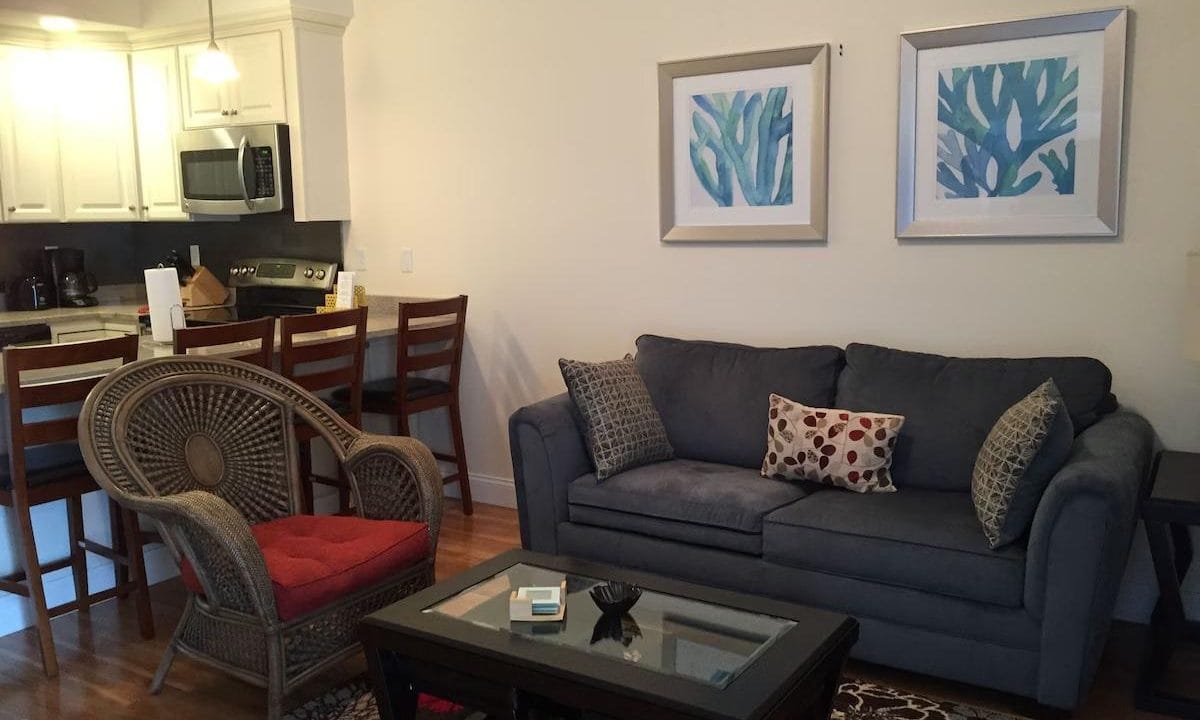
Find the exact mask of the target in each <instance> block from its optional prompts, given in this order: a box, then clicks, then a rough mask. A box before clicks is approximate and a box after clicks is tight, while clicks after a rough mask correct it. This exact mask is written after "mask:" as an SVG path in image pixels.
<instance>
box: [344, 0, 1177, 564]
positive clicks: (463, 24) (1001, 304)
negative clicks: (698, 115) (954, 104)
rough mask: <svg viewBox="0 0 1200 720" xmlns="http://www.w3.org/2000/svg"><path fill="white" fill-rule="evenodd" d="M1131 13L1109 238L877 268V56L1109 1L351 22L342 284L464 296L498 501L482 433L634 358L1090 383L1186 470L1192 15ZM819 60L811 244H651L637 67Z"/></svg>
mask: <svg viewBox="0 0 1200 720" xmlns="http://www.w3.org/2000/svg"><path fill="white" fill-rule="evenodd" d="M1130 4H1131V6H1132V7H1133V9H1134V17H1133V21H1132V25H1131V42H1130V54H1129V61H1130V62H1129V64H1130V68H1131V73H1132V78H1131V79H1132V82H1130V84H1129V91H1128V100H1129V106H1130V107H1129V111H1128V112H1127V114H1126V117H1125V129H1126V139H1127V153H1126V159H1125V172H1124V175H1125V177H1124V191H1125V192H1124V197H1125V203H1124V211H1125V212H1124V217H1123V227H1124V231H1123V233H1122V235H1121V237H1120V238H1118V239H1117V240H1116V241H1081V242H1070V241H1049V240H1047V241H1037V240H1033V241H1026V242H978V241H977V242H961V243H945V242H943V243H927V244H917V243H904V244H901V243H898V242H897V241H896V239H895V236H894V230H893V225H894V215H893V212H894V204H895V203H894V198H895V170H896V161H895V158H896V98H897V89H896V86H897V82H896V79H897V72H898V70H897V49H898V48H897V45H898V35H899V34H900V33H901V32H903V31H906V30H918V29H924V28H929V27H939V26H946V25H955V24H962V23H976V22H985V21H989V20H1004V19H1010V18H1014V17H1021V16H1026V15H1034V14H1044V13H1047V12H1052V11H1058V10H1062V11H1068V10H1074V9H1084V8H1090V7H1106V6H1110V5H1111V0H1095V1H1094V2H1086V1H1083V2H1081V1H1072V0H1062V2H1059V3H1050V4H1048V3H1046V2H1045V1H1044V0H1008V1H1006V2H1003V3H996V2H985V1H982V0H905V1H904V2H892V1H889V0H876V1H874V2H871V1H867V0H857V1H854V0H842V1H841V2H828V1H827V0H758V1H757V2H753V3H750V2H716V1H709V0H671V1H667V0H654V1H651V0H606V1H605V2H584V1H583V0H540V1H538V0H506V1H503V2H501V1H498V0H496V1H490V2H484V1H482V0H480V1H477V2H465V1H462V0H404V1H402V2H385V1H383V0H375V1H374V2H368V1H364V0H360V1H359V2H358V3H357V4H356V7H355V14H356V17H355V19H354V21H353V22H352V23H351V25H350V28H349V31H348V33H347V35H346V46H345V47H346V50H345V52H346V75H347V96H348V102H349V123H350V152H351V161H350V162H351V185H352V195H353V218H354V220H353V222H352V223H351V224H350V226H349V231H348V241H347V242H348V245H349V248H348V249H349V253H348V255H347V257H348V258H350V259H351V262H353V261H354V258H355V257H356V255H355V251H356V250H359V249H361V250H362V251H364V252H365V256H366V266H367V268H368V273H367V282H368V283H369V287H370V288H371V290H372V291H374V292H394V293H403V294H408V295H412V294H423V295H438V294H453V293H458V292H465V293H469V294H470V296H471V311H470V324H469V331H468V334H469V347H468V359H467V367H466V375H465V378H464V383H465V390H464V391H465V395H466V399H465V406H466V412H467V417H466V425H467V437H468V439H469V444H470V459H471V462H472V468H473V470H474V471H476V472H479V473H482V474H485V475H491V476H496V477H502V478H506V477H511V467H510V463H509V458H508V449H507V433H506V428H505V422H506V419H507V417H508V415H509V414H510V413H511V412H512V411H513V410H515V409H516V408H517V407H519V406H520V405H522V404H524V403H527V402H530V401H532V400H535V399H538V398H541V397H544V396H547V395H550V394H552V393H557V392H560V391H561V389H562V381H561V379H560V377H559V375H558V369H557V366H556V362H555V361H556V360H557V358H558V357H560V356H571V357H576V358H581V359H603V358H613V357H617V356H619V355H621V354H623V353H625V352H627V351H629V350H631V349H632V347H633V340H634V338H635V337H636V336H637V335H638V334H639V333H642V332H657V333H665V334H672V335H680V336H684V337H704V338H718V339H724V340H734V341H743V342H748V343H761V344H776V345H780V344H808V343H837V344H844V343H847V342H850V341H855V340H858V341H866V342H875V343H882V344H886V345H893V346H899V347H903V348H910V349H919V350H928V351H933V352H945V353H958V354H966V355H986V354H1003V355H1022V354H1082V355H1094V356H1096V357H1099V358H1102V359H1103V360H1104V361H1105V362H1107V363H1108V364H1109V366H1110V367H1111V368H1112V370H1113V373H1114V376H1115V389H1116V392H1117V393H1118V395H1119V397H1120V398H1121V399H1122V400H1123V401H1124V402H1125V403H1127V404H1129V405H1131V406H1133V407H1135V408H1137V409H1139V410H1141V411H1142V412H1144V413H1146V414H1147V415H1148V416H1149V417H1150V419H1151V420H1152V421H1153V422H1154V424H1155V426H1156V427H1157V428H1158V430H1159V432H1160V433H1161V434H1162V436H1163V438H1164V440H1165V441H1166V443H1167V445H1169V446H1172V447H1177V448H1186V449H1197V450H1200V431H1198V430H1197V428H1196V425H1197V423H1198V422H1200V367H1197V366H1195V365H1192V364H1189V363H1188V362H1186V361H1185V360H1184V359H1183V358H1182V357H1181V338H1180V334H1179V332H1178V328H1179V325H1180V323H1181V316H1180V311H1181V304H1182V301H1183V296H1184V286H1183V280H1184V274H1183V262H1184V255H1185V253H1186V252H1187V251H1188V250H1189V249H1190V248H1192V247H1194V246H1197V245H1200V238H1198V237H1197V236H1198V235H1200V201H1198V200H1197V199H1196V198H1195V195H1196V193H1197V189H1198V188H1200V147H1198V141H1197V138H1198V137H1200V134H1198V132H1197V125H1198V120H1200V82H1197V81H1196V72H1197V68H1200V42H1197V40H1198V38H1197V31H1200V2H1196V1H1195V0H1141V1H1135V2H1131V3H1130ZM818 42H829V43H831V44H832V45H833V46H834V49H835V52H834V54H833V58H832V70H831V115H830V119H831V137H830V192H829V196H830V204H829V216H830V230H829V238H830V239H829V242H828V244H827V245H821V246H815V247H814V246H782V247H762V246H759V247H737V246H732V247H695V246H692V247H681V246H666V245H663V244H661V243H659V241H658V236H657V227H658V224H657V222H658V221H657V212H658V211H657V207H658V206H657V197H658V181H657V165H656V158H657V155H656V146H657V135H656V132H657V123H658V115H657V100H656V77H655V64H656V63H657V62H659V61H662V60H674V59H681V58H691V57H700V56H707V55H716V54H721V53H730V52H742V51H752V50H760V49H769V48H779V47H787V46H793V45H804V44H810V43H818ZM839 43H841V44H844V46H845V55H844V56H838V54H837V52H836V48H837V46H838V44H839ZM402 247H411V248H413V249H414V253H415V268H416V272H415V273H413V274H411V275H401V274H399V258H400V248H402ZM1142 574H1143V575H1144V574H1145V573H1144V572H1143V573H1142Z"/></svg>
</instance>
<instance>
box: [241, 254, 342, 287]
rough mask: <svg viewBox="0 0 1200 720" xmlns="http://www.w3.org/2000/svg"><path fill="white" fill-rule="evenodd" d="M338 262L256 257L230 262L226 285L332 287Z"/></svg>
mask: <svg viewBox="0 0 1200 720" xmlns="http://www.w3.org/2000/svg"><path fill="white" fill-rule="evenodd" d="M337 269H338V264H337V263H335V262H327V261H325V260H306V259H304V258H283V257H258V258H242V259H240V260H235V261H234V263H233V264H232V265H230V266H229V287H281V288H303V289H308V290H324V291H325V292H329V291H331V290H333V283H334V281H335V280H336V279H337Z"/></svg>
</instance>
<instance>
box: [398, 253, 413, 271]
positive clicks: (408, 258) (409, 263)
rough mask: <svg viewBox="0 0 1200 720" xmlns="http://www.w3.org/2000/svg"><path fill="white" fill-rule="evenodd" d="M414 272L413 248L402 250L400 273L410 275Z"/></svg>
mask: <svg viewBox="0 0 1200 720" xmlns="http://www.w3.org/2000/svg"><path fill="white" fill-rule="evenodd" d="M412 271H413V251H412V248H400V272H402V273H410V272H412Z"/></svg>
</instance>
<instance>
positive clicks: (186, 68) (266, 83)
mask: <svg viewBox="0 0 1200 720" xmlns="http://www.w3.org/2000/svg"><path fill="white" fill-rule="evenodd" d="M217 44H218V45H219V46H220V47H221V49H222V50H224V51H225V52H226V53H228V54H229V56H230V57H231V58H232V59H233V64H234V65H235V66H236V67H237V69H238V78H237V79H236V80H231V81H229V82H226V83H221V84H219V85H214V84H213V83H210V82H207V81H205V80H202V79H200V78H198V77H196V75H195V64H196V59H197V58H199V57H200V55H201V53H203V52H204V51H205V49H207V48H208V43H207V42H198V43H192V44H190V45H184V46H182V47H180V48H179V57H180V66H181V67H180V69H181V72H180V84H181V88H182V95H183V125H184V127H186V128H188V129H192V128H204V127H215V126H220V125H249V124H255V123H286V122H287V102H286V96H287V92H286V89H285V86H284V74H283V41H282V39H281V37H280V34H279V32H277V31H271V32H263V33H253V34H250V35H236V36H234V37H228V38H218V39H217Z"/></svg>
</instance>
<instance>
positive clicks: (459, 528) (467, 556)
mask: <svg viewBox="0 0 1200 720" xmlns="http://www.w3.org/2000/svg"><path fill="white" fill-rule="evenodd" d="M519 544H520V538H519V531H518V526H517V518H516V512H515V511H513V510H508V509H504V508H497V507H493V506H489V505H479V504H476V506H475V514H474V515H473V516H471V517H466V516H464V515H463V514H462V512H461V511H460V509H459V507H458V505H457V504H456V503H454V502H453V501H451V503H450V504H449V506H448V509H447V513H446V516H445V521H444V523H443V525H442V533H441V540H440V542H439V546H438V576H439V578H444V577H448V576H450V575H453V574H455V573H457V572H460V571H461V570H464V569H466V568H468V567H471V566H472V565H475V564H477V563H479V562H482V561H483V560H486V559H488V558H490V557H492V556H493V555H496V554H497V553H499V552H501V551H503V550H506V549H508V548H511V547H516V546H517V545H519ZM151 597H152V600H153V607H154V616H155V617H154V619H155V623H156V627H157V628H158V637H157V638H156V639H155V640H153V641H143V640H141V638H140V637H139V635H138V629H137V628H138V626H137V616H136V612H135V609H134V607H133V603H132V602H128V601H125V602H106V603H103V604H101V605H98V606H96V607H94V608H92V610H91V612H90V614H89V615H78V614H72V615H67V616H64V617H60V618H58V619H56V620H54V623H53V624H54V635H55V642H56V644H57V647H58V653H59V662H60V665H61V674H60V676H59V677H58V678H57V679H55V680H47V679H46V678H45V677H44V676H43V675H42V671H41V664H40V662H39V660H38V650H37V638H36V635H35V633H34V632H33V631H32V630H26V631H23V632H20V633H16V634H14V635H9V636H7V637H4V638H0V720H43V719H45V720H50V719H56V718H64V719H66V718H70V719H72V720H74V719H79V720H91V719H92V718H95V719H96V720H100V719H101V718H103V719H105V720H110V719H111V720H151V719H155V720H157V719H161V720H213V719H216V720H257V719H259V718H262V717H263V716H264V714H265V705H264V702H263V700H264V695H265V694H264V692H263V691H262V690H260V689H258V688H255V687H251V686H249V685H246V684H244V683H242V682H239V681H237V680H233V679H231V678H229V677H228V676H226V675H224V674H222V673H219V672H217V671H215V670H211V669H209V668H207V667H205V666H203V665H200V664H199V663H196V662H193V661H191V660H189V659H187V658H186V657H180V658H178V659H177V660H176V661H175V666H174V668H173V669H172V671H171V674H170V676H169V679H168V681H167V686H166V688H165V689H164V690H163V693H162V694H161V695H159V696H157V697H155V696H151V695H149V694H147V692H146V685H147V683H149V681H150V677H151V675H152V674H153V673H154V669H155V667H156V666H157V664H158V661H159V658H160V657H161V655H162V651H163V648H164V647H166V644H167V641H168V640H169V638H170V633H171V631H172V629H173V628H174V627H175V623H176V621H177V620H178V617H179V613H180V611H181V609H182V607H183V602H184V599H185V593H184V590H183V586H182V584H181V583H180V582H179V581H178V580H170V581H168V582H164V583H160V584H158V585H155V586H154V587H153V588H152V589H151ZM1145 636H1146V633H1145V628H1144V627H1141V626H1137V625H1129V624H1124V623H1118V624H1117V625H1116V626H1115V627H1114V629H1113V632H1112V636H1111V638H1110V641H1109V643H1108V647H1107V649H1106V651H1105V655H1104V660H1103V662H1102V665H1101V668H1100V673H1099V678H1098V680H1097V682H1096V686H1095V688H1094V689H1093V691H1092V693H1091V695H1090V697H1089V698H1088V700H1087V703H1086V704H1085V705H1084V707H1083V708H1082V709H1081V710H1080V711H1079V712H1078V713H1077V714H1076V716H1075V717H1077V718H1081V719H1086V720H1153V719H1155V718H1160V717H1162V716H1159V715H1153V714H1150V713H1143V712H1138V711H1135V710H1134V709H1133V699H1132V698H1133V683H1134V676H1135V673H1136V668H1137V663H1138V660H1139V658H1140V657H1141V652H1142V646H1143V642H1144V640H1145ZM1190 668H1191V670H1193V671H1194V672H1191V673H1185V674H1183V675H1182V677H1181V678H1180V680H1181V682H1188V681H1191V683H1192V684H1193V685H1195V684H1196V683H1195V681H1194V680H1193V679H1194V678H1196V677H1200V662H1196V663H1194V664H1192V665H1190ZM362 669H363V663H362V662H361V660H352V661H348V662H347V663H345V664H344V665H343V666H342V667H339V668H337V669H336V670H334V671H331V672H330V673H327V674H326V675H325V676H324V677H321V678H318V679H317V680H315V681H314V682H312V683H310V684H309V685H308V686H307V687H305V688H304V689H303V691H302V692H301V693H300V695H298V696H297V698H296V699H297V701H300V700H303V699H306V698H307V697H312V696H314V695H318V694H320V693H322V692H324V691H325V690H327V689H328V688H330V687H333V686H336V685H337V684H339V683H341V682H343V681H344V680H346V679H347V678H350V677H353V676H354V675H356V674H358V673H360V672H362ZM848 672H849V673H850V674H852V675H854V676H856V677H859V678H862V679H866V680H872V681H875V682H879V683H883V684H888V685H892V686H896V687H903V688H907V689H910V690H913V691H916V692H920V693H925V694H928V695H933V696H937V697H941V698H945V699H949V700H956V701H959V702H965V703H970V704H974V705H980V706H984V707H989V708H992V709H995V710H1001V711H1004V712H1010V713H1015V714H1022V713H1024V714H1032V712H1031V707H1030V705H1029V704H1028V703H1027V702H1025V701H1022V700H1020V699H1018V698H1013V697H1011V696H1007V695H1003V694H1000V693H994V692H991V691H987V690H980V689H978V688H973V687H969V686H965V685H959V684H956V683H948V682H945V681H941V680H937V679H934V678H929V677H924V676H918V675H913V674H911V673H905V672H901V671H898V670H892V669H889V668H882V667H878V666H871V665H866V664H863V663H852V664H851V666H850V668H849V670H848Z"/></svg>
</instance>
